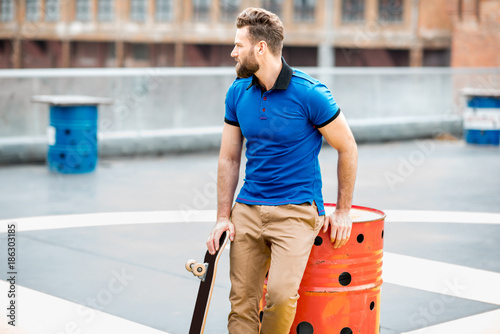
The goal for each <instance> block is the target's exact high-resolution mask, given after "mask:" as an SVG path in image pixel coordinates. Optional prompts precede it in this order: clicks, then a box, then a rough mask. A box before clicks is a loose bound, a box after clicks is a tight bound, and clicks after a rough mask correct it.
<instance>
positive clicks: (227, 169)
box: [217, 158, 240, 221]
mask: <svg viewBox="0 0 500 334" xmlns="http://www.w3.org/2000/svg"><path fill="white" fill-rule="evenodd" d="M239 174H240V162H239V161H233V160H229V159H223V158H221V159H219V168H218V173H217V221H218V220H219V219H221V218H227V219H229V216H230V215H231V207H232V205H233V199H234V192H235V190H236V186H237V185H238V179H239Z"/></svg>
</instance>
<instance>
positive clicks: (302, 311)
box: [290, 204, 385, 334]
mask: <svg viewBox="0 0 500 334" xmlns="http://www.w3.org/2000/svg"><path fill="white" fill-rule="evenodd" d="M325 206H327V208H328V207H330V210H331V208H332V207H334V206H335V205H334V204H325ZM330 212H331V211H330ZM327 214H328V212H327ZM351 217H352V220H353V225H352V232H351V237H350V239H349V241H348V242H347V244H346V245H344V246H343V247H341V248H337V249H336V248H333V245H332V243H331V242H330V236H329V234H328V233H329V232H330V231H328V232H327V233H326V234H325V233H323V232H322V231H321V232H320V233H319V235H318V237H317V238H316V241H315V245H314V246H313V248H312V250H311V254H310V256H309V261H308V263H307V267H306V270H305V272H304V276H303V278H302V282H301V284H300V288H299V295H300V298H299V300H298V301H297V313H296V315H295V320H294V322H293V325H292V328H291V331H290V333H293V334H312V333H328V334H352V333H366V334H378V333H379V328H380V288H381V285H382V253H383V239H384V220H385V214H384V212H382V211H380V210H376V209H371V208H366V207H360V206H353V207H352V210H351Z"/></svg>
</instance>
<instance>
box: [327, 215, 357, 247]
mask: <svg viewBox="0 0 500 334" xmlns="http://www.w3.org/2000/svg"><path fill="white" fill-rule="evenodd" d="M328 226H331V227H332V229H331V231H330V240H331V242H332V243H333V247H334V248H340V247H342V246H344V245H345V244H346V243H347V240H349V237H350V236H351V229H352V219H351V216H350V215H349V211H339V210H335V211H334V212H333V213H332V214H331V215H329V216H327V217H326V218H325V224H324V225H323V232H324V233H326V232H327V231H328Z"/></svg>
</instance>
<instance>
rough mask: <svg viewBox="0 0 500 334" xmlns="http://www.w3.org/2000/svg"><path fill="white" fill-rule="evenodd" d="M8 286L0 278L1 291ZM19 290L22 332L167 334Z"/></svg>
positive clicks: (19, 322) (19, 327) (4, 299)
mask: <svg viewBox="0 0 500 334" xmlns="http://www.w3.org/2000/svg"><path fill="white" fill-rule="evenodd" d="M9 286H10V284H9V283H7V282H5V281H2V280H0V291H8V290H9ZM16 292H17V293H16V297H17V303H16V305H17V314H16V316H17V319H16V329H18V330H23V331H21V332H20V333H23V334H24V333H26V334H28V333H30V334H54V333H81V334H110V333H140V334H168V333H165V332H163V331H159V330H157V329H154V328H151V327H147V326H144V325H140V324H138V323H135V322H132V321H130V320H126V319H123V318H120V317H117V316H114V315H110V314H107V313H104V312H101V311H98V310H94V309H91V308H88V307H86V306H83V305H79V304H76V303H72V302H69V301H66V300H64V299H61V298H57V297H54V296H50V295H47V294H45V293H41V292H38V291H35V290H31V289H28V288H25V287H22V286H19V285H16ZM2 297H3V298H2V300H3V302H2V305H8V301H7V293H2ZM2 318H4V317H2ZM4 319H5V318H4ZM7 320H8V318H7ZM2 322H3V320H2ZM2 326H4V327H5V324H0V329H4V328H2ZM7 328H9V327H7ZM10 329H13V328H10ZM1 332H2V333H4V331H1ZM13 333H17V331H16V332H13Z"/></svg>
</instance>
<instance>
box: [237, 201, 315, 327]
mask: <svg viewBox="0 0 500 334" xmlns="http://www.w3.org/2000/svg"><path fill="white" fill-rule="evenodd" d="M231 220H232V222H233V223H234V225H235V231H236V235H235V239H234V241H233V242H232V243H231V249H230V266H231V269H230V276H231V293H230V296H229V299H230V301H231V313H230V314H229V323H228V329H229V333H230V334H257V333H259V301H260V299H261V297H262V290H263V285H264V279H265V276H266V272H267V271H268V268H269V276H268V283H267V289H268V292H267V294H266V307H265V308H264V315H263V319H262V327H261V331H260V333H261V334H288V333H289V331H290V327H291V325H292V322H293V320H294V317H295V310H296V306H297V299H298V298H299V296H298V294H297V291H298V289H299V285H300V282H301V280H302V275H303V274H304V270H305V267H306V265H307V260H308V258H309V253H310V252H311V248H312V246H313V243H314V239H315V238H316V236H317V235H318V232H319V230H320V228H321V226H322V225H323V222H324V216H318V210H317V208H316V206H315V205H310V204H308V203H305V204H301V205H294V204H287V205H282V206H263V205H246V204H241V203H236V204H235V206H234V207H233V210H232V213H231Z"/></svg>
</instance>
